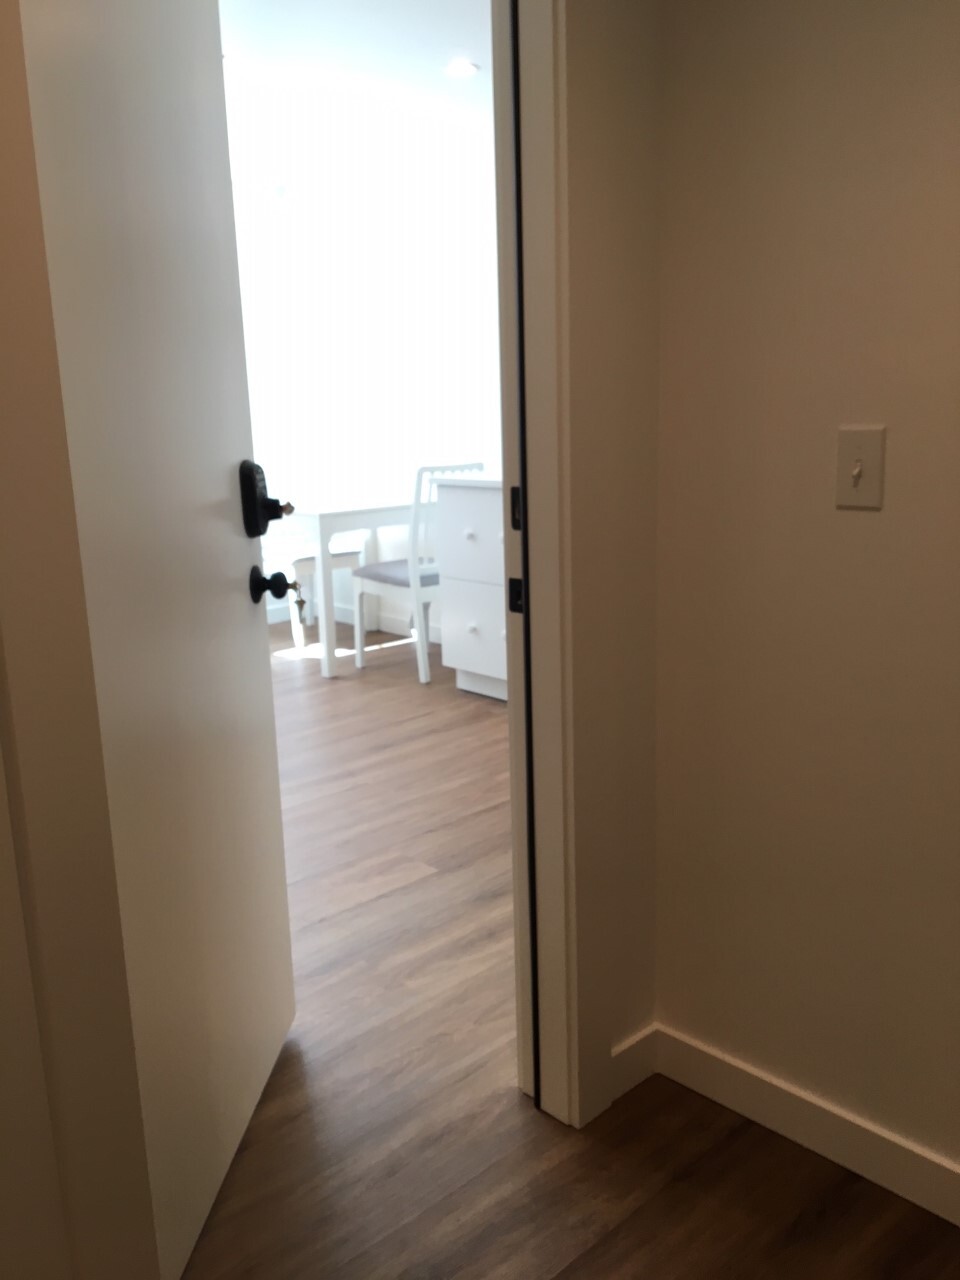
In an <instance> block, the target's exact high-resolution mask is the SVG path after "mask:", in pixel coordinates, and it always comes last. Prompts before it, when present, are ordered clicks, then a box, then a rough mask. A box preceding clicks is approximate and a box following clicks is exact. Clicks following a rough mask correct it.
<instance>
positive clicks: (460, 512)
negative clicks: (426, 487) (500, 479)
mask: <svg viewBox="0 0 960 1280" xmlns="http://www.w3.org/2000/svg"><path fill="white" fill-rule="evenodd" d="M437 505H438V511H437V535H438V536H437V559H438V561H439V564H440V577H441V580H442V579H445V578H461V579H465V580H467V581H469V582H490V583H493V582H496V583H502V582H503V490H502V488H501V487H500V486H499V485H497V487H496V488H490V489H486V488H483V489H481V488H470V487H469V486H467V485H464V486H462V487H461V486H458V485H455V484H443V485H441V486H440V489H439V500H438V504H437Z"/></svg>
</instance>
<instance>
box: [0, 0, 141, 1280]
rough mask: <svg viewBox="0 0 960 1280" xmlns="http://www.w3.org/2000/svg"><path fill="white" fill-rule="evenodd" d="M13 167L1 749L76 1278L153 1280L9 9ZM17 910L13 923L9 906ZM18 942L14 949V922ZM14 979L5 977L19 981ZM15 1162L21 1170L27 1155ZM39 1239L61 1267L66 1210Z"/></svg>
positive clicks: (1, 292)
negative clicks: (60, 1229)
mask: <svg viewBox="0 0 960 1280" xmlns="http://www.w3.org/2000/svg"><path fill="white" fill-rule="evenodd" d="M0 155H3V157H4V182H3V194H2V196H0V280H2V281H3V288H2V289H0V351H2V353H3V356H2V359H0V404H2V405H3V413H4V426H3V430H2V432H0V547H2V548H3V555H2V556H0V742H2V754H3V762H4V767H5V771H6V779H7V789H8V793H9V805H10V817H11V825H12V834H13V843H14V849H15V854H16V864H17V882H18V886H19V891H20V894H21V895H22V903H23V919H24V926H25V928H24V938H25V942H26V944H27V947H28V952H29V962H30V968H31V977H32V985H33V990H34V992H35V995H36V1005H37V1021H38V1026H39V1035H40V1043H41V1045H42V1049H43V1053H44V1057H45V1060H46V1069H47V1070H46V1083H47V1088H48V1093H49V1102H50V1114H51V1119H52V1128H53V1135H54V1137H55V1139H56V1145H57V1148H58V1152H59V1157H60V1163H59V1177H60V1187H61V1189H62V1192H63V1202H64V1212H65V1217H66V1225H67V1234H68V1239H69V1244H70V1248H71V1252H72V1255H73V1263H74V1267H75V1273H74V1274H75V1275H76V1277H77V1278H78V1280H130V1277H132V1276H136V1277H138V1280H139V1277H143V1278H144V1280H151V1277H153V1276H155V1275H156V1258H155V1253H154V1245H153V1226H152V1219H151V1208H150V1196H149V1187H148V1184H147V1170H146V1158H145V1152H144V1147H143V1137H142V1131H141V1127H140V1100H139V1095H138V1089H137V1079H136V1070H135V1065H134V1055H133V1039H132V1031H131V1025H130V1011H129V1005H128V1000H127V989H126V981H125V976H124V965H123V950H122V941H121V936H120V916H119V910H118V904H117V890H116V882H115V877H114V866H113V850H112V845H111V837H110V827H109V819H108V814H107V799H106V790H105V782H104V774H103V759H102V755H101V750H100V731H99V723H98V715H97V705H96V696H95V692H94V681H93V668H92V663H91V656H90V644H89V637H88V633H87V619H86V608H85V602H84V596H83V584H82V581H81V572H80V557H79V548H78V545H77V530H76V523H75V517H74V509H73V494H72V491H71V486H70V472H69V465H68V459H67V442H66V434H65V428H64V419H63V406H62V403H61V396H60V382H59V372H58V367H57V353H56V349H55V344H54V332H53V319H52V314H51V308H50V297H49V290H48V282H47V268H46V262H45V257H44V243H43V234H42V229H41V224H40V208H39V201H38V194H37V182H36V173H35V169H34V154H33V138H32V135H31V128H30V117H29V111H28V105H27V92H26V83H25V77H24V66H23V57H22V45H21V38H20V30H19V12H18V7H17V5H16V4H4V5H0ZM5 905H6V907H7V908H9V909H11V910H12V904H11V903H10V902H9V900H8V899H6V897H5ZM17 906H18V907H19V903H18V904H17ZM14 921H15V914H14ZM13 927H14V924H13V923H11V924H10V928H13ZM4 936H5V938H6V940H7V942H8V944H9V943H10V941H11V939H10V937H9V936H8V934H7V917H6V916H5V917H4ZM81 960H82V963H81ZM12 975H13V971H12V970H10V969H8V968H7V967H6V964H5V965H4V978H5V980H9V979H10V978H11V976H12ZM5 994H6V989H5ZM20 995H21V998H20V1001H19V1002H18V1005H17V1008H16V1014H17V1018H18V1020H21V1019H23V1020H25V1021H22V1022H19V1029H18V1031H17V1032H16V1033H14V1032H12V1031H11V1028H10V1025H9V1024H8V1023H5V1025H4V1026H3V1027H2V1029H0V1035H2V1037H3V1038H4V1040H6V1039H7V1038H8V1037H10V1036H11V1035H13V1034H16V1035H17V1037H18V1040H19V1042H20V1044H21V1048H22V1047H23V1046H24V1044H25V1043H26V1039H27V1037H28V1036H29V1034H30V1028H29V1009H28V1007H26V1006H25V1004H24V1002H23V995H24V993H23V991H22V990H21V993H20ZM5 1012H6V1010H5ZM11 1016H13V1015H12V1013H11ZM10 1065H11V1063H10V1062H7V1066H8V1067H9V1066H10ZM25 1106H26V1103H25ZM26 1118H27V1117H26V1115H25V1114H24V1115H22V1116H21V1117H20V1119H21V1122H25V1121H26ZM35 1123H36V1124H37V1125H40V1124H41V1121H40V1118H37V1117H35ZM15 1141H20V1142H23V1143H26V1144H28V1147H29V1149H28V1150H25V1151H24V1152H22V1153H20V1158H21V1159H22V1162H23V1163H22V1166H21V1167H22V1168H23V1169H26V1168H27V1167H28V1165H29V1161H30V1160H31V1159H36V1157H37V1155H38V1151H37V1149H36V1147H35V1146H34V1145H33V1143H32V1140H31V1139H30V1138H29V1135H28V1134H26V1133H25V1132H24V1131H23V1130H22V1129H21V1130H20V1132H19V1135H18V1137H17V1138H16V1139H15ZM4 1157H5V1159H10V1158H13V1159H15V1160H16V1159H17V1158H18V1157H17V1153H16V1150H15V1149H14V1151H11V1150H10V1149H5V1150H4ZM36 1186H37V1184H35V1187H36ZM20 1189H21V1192H23V1191H24V1189H25V1188H24V1186H23V1184H21V1185H20ZM46 1203H47V1205H48V1206H49V1199H47V1201H46ZM49 1207H50V1212H51V1213H52V1212H53V1209H52V1206H49ZM37 1231H38V1235H39V1234H41V1233H42V1235H43V1238H44V1240H45V1242H46V1243H47V1244H49V1245H50V1247H51V1253H52V1254H56V1253H57V1245H58V1243H59V1240H58V1224H57V1222H56V1220H55V1215H54V1217H53V1218H51V1219H49V1220H47V1221H45V1222H43V1223H42V1224H38V1228H37ZM40 1247H41V1246H40V1245H39V1244H38V1253H37V1255H36V1258H35V1261H36V1260H38V1259H39V1258H40V1257H41V1254H40V1252H39V1250H40ZM50 1261H51V1266H52V1265H53V1263H52V1259H51V1260H50ZM4 1274H10V1275H14V1274H15V1275H18V1276H20V1275H28V1274H30V1273H29V1272H28V1271H22V1270H20V1269H17V1270H11V1271H9V1272H7V1271H4ZM46 1274H52V1273H44V1275H45V1276H46Z"/></svg>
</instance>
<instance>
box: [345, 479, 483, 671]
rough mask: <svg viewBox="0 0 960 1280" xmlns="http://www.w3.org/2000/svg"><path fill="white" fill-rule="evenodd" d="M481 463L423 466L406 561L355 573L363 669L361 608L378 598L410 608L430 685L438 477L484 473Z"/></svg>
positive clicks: (420, 663) (420, 659) (356, 618)
mask: <svg viewBox="0 0 960 1280" xmlns="http://www.w3.org/2000/svg"><path fill="white" fill-rule="evenodd" d="M482 470H483V463H482V462H465V463H461V464H460V465H459V466H455V467H421V468H420V470H419V471H418V472H417V487H416V489H415V490H414V494H413V507H412V509H411V512H410V542H409V548H408V553H407V558H406V559H405V560H382V561H380V562H379V563H376V564H365V565H361V566H360V567H358V568H356V569H354V571H353V625H354V636H355V639H354V647H355V649H356V655H357V656H356V662H357V666H358V667H360V668H363V666H364V665H365V655H364V645H365V644H366V625H365V622H364V616H363V609H364V603H363V602H364V597H365V596H378V597H379V598H380V599H382V600H386V601H388V602H390V603H393V604H395V605H399V606H400V608H401V609H408V610H409V616H410V617H411V618H412V620H413V629H414V633H415V638H416V647H417V671H418V673H419V675H420V683H421V684H429V683H430V654H429V649H428V645H429V642H430V633H429V630H428V614H427V611H428V609H429V607H430V605H431V604H432V602H433V601H434V600H435V599H436V598H437V596H438V594H439V590H440V571H439V569H438V568H437V560H436V548H435V546H434V536H433V526H434V517H435V515H436V509H437V479H438V478H439V477H441V476H458V475H463V474H464V473H466V472H469V471H482Z"/></svg>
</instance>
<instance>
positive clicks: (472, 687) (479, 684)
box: [457, 671, 507, 702]
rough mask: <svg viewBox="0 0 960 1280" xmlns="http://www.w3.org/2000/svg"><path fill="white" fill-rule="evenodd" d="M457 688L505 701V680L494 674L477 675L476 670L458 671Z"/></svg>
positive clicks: (464, 691)
mask: <svg viewBox="0 0 960 1280" xmlns="http://www.w3.org/2000/svg"><path fill="white" fill-rule="evenodd" d="M457 688H458V689H460V690H461V691H462V692H463V693H479V694H482V695H483V696H484V697H485V698H499V699H500V701H501V702H506V701H507V682H506V680H500V679H498V678H497V677H496V676H482V675H478V674H477V672H476V671H458V672H457Z"/></svg>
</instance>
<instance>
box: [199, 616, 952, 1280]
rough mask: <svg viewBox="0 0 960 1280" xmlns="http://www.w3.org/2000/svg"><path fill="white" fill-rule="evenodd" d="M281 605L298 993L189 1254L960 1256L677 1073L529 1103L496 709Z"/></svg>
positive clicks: (220, 1264) (918, 1260) (939, 1278)
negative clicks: (334, 653)
mask: <svg viewBox="0 0 960 1280" xmlns="http://www.w3.org/2000/svg"><path fill="white" fill-rule="evenodd" d="M276 632H277V639H276V641H275V649H276V650H277V651H276V652H275V653H274V659H273V661H274V687H275V699H276V709H277V723H278V733H279V752H280V772H281V783H282V790H283V810H284V826H285V835H286V845H287V865H288V879H289V892H290V911H291V922H292V927H293V946H294V963H295V972H296V983H297V1003H298V1014H297V1019H296V1022H295V1024H294V1027H293V1029H292V1031H291V1035H290V1039H289V1042H288V1044H287V1046H286V1047H285V1049H284V1051H283V1053H282V1055H281V1057H280V1061H279V1062H278V1064H277V1067H276V1070H275V1071H274V1073H273V1075H272V1077H271V1079H270V1081H269V1083H268V1085H267V1088H266V1090H265V1092H264V1095H263V1098H262V1099H261V1102H260V1105H259V1106H258V1108H257V1111H256V1114H255V1115H254V1117H253V1120H252V1122H251V1124H250V1128H249V1130H248V1132H247V1134H246V1136H245V1138H244V1140H243V1142H242V1144H241V1147H240V1150H239V1151H238V1153H237V1156H236V1159H235V1160H234V1163H233V1165H232V1167H231V1169H230V1171H229V1173H228V1175H227V1178H226V1180H225V1182H224V1185H223V1188H222V1190H221V1192H220V1195H219V1197H218V1199H217V1202H216V1204H215V1205H214V1208H213V1210H212V1212H211V1214H210V1218H209V1220H208V1222H207V1225H206V1227H205V1229H204V1231H203V1234H202V1236H201V1238H200V1240H199V1242H198V1244H197V1247H196V1250H195V1251H194V1255H193V1258H192V1259H191V1262H190V1265H189V1267H188V1269H187V1272H186V1276H187V1280H314V1278H315V1280H326V1278H327V1277H336V1278H337V1280H400V1278H401V1277H403V1278H405V1280H448V1278H452V1277H458V1278H461V1277H462V1278H463V1280H494V1278H502V1280H554V1278H557V1277H563V1280H639V1278H641V1277H642V1278H643V1280H719V1278H721V1277H730V1278H731V1280H841V1278H842V1280H960V1230H957V1229H956V1228H954V1227H952V1226H950V1225H948V1224H947V1223H945V1222H943V1221H941V1220H940V1219H938V1218H935V1217H933V1216H931V1215H929V1214H926V1213H924V1212H923V1211H922V1210H920V1209H917V1208H915V1207H914V1206H912V1205H910V1204H908V1203H907V1202H906V1201H903V1200H900V1199H898V1198H897V1197H896V1196H893V1195H891V1194H890V1193H888V1192H886V1191H883V1190H881V1189H880V1188H879V1187H876V1186H874V1185H873V1184H871V1183H869V1182H866V1181H865V1180H864V1179H862V1178H858V1177H856V1176H855V1175H854V1174H851V1173H849V1172H847V1171H846V1170H844V1169H841V1168H839V1167H838V1166H837V1165H834V1164H831V1163H830V1162H829V1161H827V1160H824V1159H822V1158H821V1157H819V1156H816V1155H813V1154H812V1153H811V1152H809V1151H805V1150H804V1149H803V1148H801V1147H798V1146H796V1145H795V1144H794V1143H791V1142H788V1141H787V1140H786V1139H784V1138H781V1137H778V1136H777V1135H775V1134H773V1133H771V1132H769V1131H768V1130H765V1129H762V1128H761V1127H759V1126H758V1125H755V1124H752V1123H750V1122H749V1121H747V1120H743V1119H742V1118H740V1117H739V1116H736V1115H734V1114H733V1113H732V1112H730V1111H727V1110H725V1109H724V1108H723V1107H720V1106H717V1105H716V1104H715V1103H713V1102H710V1101H708V1100H707V1099H705V1098H702V1097H699V1096H698V1095H697V1094H694V1093H691V1092H690V1091H689V1090H686V1089H683V1088H681V1087H680V1086H679V1085H676V1084H673V1083H671V1082H670V1081H667V1080H665V1079H663V1078H662V1077H654V1078H653V1079H651V1080H648V1081H647V1082H646V1083H645V1084H643V1085H641V1086H640V1087H639V1088H638V1089H635V1090H634V1091H633V1092H632V1093H631V1094H629V1095H628V1096H627V1097H626V1098H623V1099H621V1100H620V1101H619V1102H618V1103H617V1104H616V1105H615V1106H614V1107H612V1108H611V1109H610V1110H609V1111H608V1112H607V1113H606V1114H605V1115H603V1116H601V1117H600V1118H599V1119H598V1120H597V1121H595V1122H594V1123H593V1124H592V1125H590V1126H589V1127H588V1128H587V1129H586V1130H584V1131H583V1132H581V1133H576V1132H574V1131H573V1130H570V1129H567V1128H565V1127H564V1126H562V1125H560V1124H557V1123H556V1122H555V1121H553V1120H551V1119H550V1118H549V1117H547V1116H544V1115H541V1114H538V1113H537V1112H536V1110H535V1109H534V1108H533V1106H532V1104H531V1103H530V1102H529V1100H528V1099H526V1098H524V1097H522V1096H521V1095H520V1094H519V1093H518V1092H517V1090H516V1087H515V1063H514V1053H515V1048H514V1007H513V969H512V966H513V955H512V921H511V913H512V904H511V892H510V859H509V808H508V771H507V725H506V714H505V708H504V707H503V706H502V705H500V704H498V703H496V702H492V701H490V700H488V699H485V698H478V697H474V696H472V695H470V694H463V693H459V692H458V691H457V690H456V688H455V687H454V684H453V680H452V675H451V673H450V672H449V671H447V670H446V669H444V668H442V667H441V666H440V663H439V655H438V654H436V653H434V655H433V672H434V680H433V683H432V684H431V685H429V686H426V687H425V686H421V685H420V684H419V683H418V681H417V678H416V666H415V660H414V655H413V651H412V649H411V648H410V646H408V645H404V644H400V645H395V644H392V645H390V644H388V645H387V646H385V647H383V648H381V649H379V650H376V651H374V652H373V653H371V654H370V656H369V666H368V668H367V670H366V671H364V672H356V671H354V670H353V669H352V668H348V667H347V664H346V663H344V664H343V665H344V673H343V674H342V675H341V676H340V677H339V678H338V679H336V680H332V681H325V680H323V679H322V677H321V676H320V670H319V663H318V662H316V661H313V660H312V659H311V658H310V657H308V658H306V659H302V660H290V658H289V654H287V653H285V652H284V649H283V644H284V640H285V638H286V637H288V636H289V631H288V630H286V629H285V628H276ZM376 639H377V637H371V640H372V641H373V642H374V643H375V642H376ZM380 639H381V640H384V641H386V640H387V639H388V638H387V637H380ZM341 643H343V644H348V643H349V632H347V631H345V630H344V631H342V632H341Z"/></svg>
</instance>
